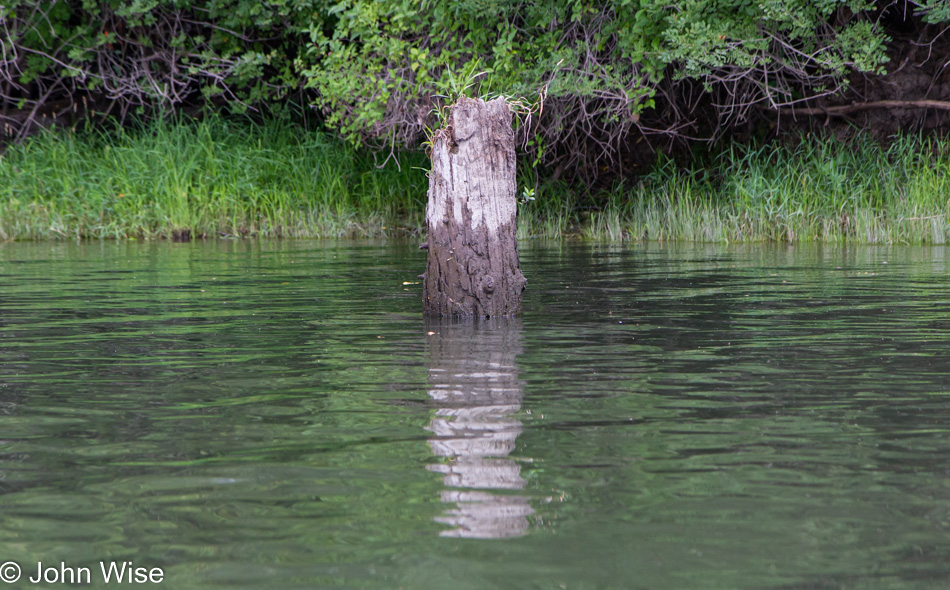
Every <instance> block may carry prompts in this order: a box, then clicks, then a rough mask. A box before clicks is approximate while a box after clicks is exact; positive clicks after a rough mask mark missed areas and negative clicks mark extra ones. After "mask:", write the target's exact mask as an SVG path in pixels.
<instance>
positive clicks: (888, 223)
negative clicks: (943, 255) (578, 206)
mask: <svg viewBox="0 0 950 590" xmlns="http://www.w3.org/2000/svg"><path fill="white" fill-rule="evenodd" d="M579 227H580V233H581V234H582V235H584V236H585V237H587V238H590V239H598V240H603V239H606V240H612V241H618V240H660V241H662V240H677V241H698V242H749V241H783V242H831V243H837V242H845V241H847V242H856V243H914V244H921V243H928V244H944V243H947V241H948V240H950V141H948V140H946V139H940V140H934V139H920V138H916V137H909V136H908V137H900V138H896V139H895V140H894V141H892V142H891V143H889V145H888V146H886V147H884V146H882V145H880V144H879V143H877V142H874V141H872V140H870V139H868V138H866V137H859V138H857V139H855V140H853V141H851V142H849V143H847V144H845V143H839V142H834V141H831V140H827V139H808V138H805V139H803V140H802V141H801V142H799V143H798V144H797V145H795V146H780V145H779V146H775V145H773V146H765V147H759V148H751V147H748V146H744V147H743V146H733V147H732V148H730V149H728V150H726V151H725V152H723V153H722V154H720V155H719V156H718V157H716V158H715V159H714V160H713V161H712V162H707V163H706V164H705V165H697V166H695V167H693V168H690V169H683V168H678V167H676V166H674V165H673V164H672V162H664V163H661V164H659V165H658V166H657V167H656V168H655V169H654V170H653V171H652V172H651V173H650V174H648V175H646V176H644V177H643V178H641V180H640V182H639V183H638V184H636V185H634V186H631V187H623V186H619V187H616V188H615V189H614V190H613V191H611V192H610V193H609V195H608V197H607V198H606V199H605V200H604V201H603V202H602V204H601V206H600V207H599V208H598V209H597V211H596V212H595V213H593V214H592V215H591V217H590V219H589V220H587V221H586V222H583V221H582V222H580V223H579Z"/></svg>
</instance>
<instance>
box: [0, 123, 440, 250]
mask: <svg viewBox="0 0 950 590" xmlns="http://www.w3.org/2000/svg"><path fill="white" fill-rule="evenodd" d="M424 164H425V161H424V158H422V157H413V156H411V155H410V156H406V157H404V158H403V159H402V171H400V170H398V169H397V167H396V166H394V165H393V164H392V163H390V164H389V165H387V166H386V167H385V168H382V169H378V168H377V167H376V166H375V165H374V162H373V158H372V156H370V155H367V154H363V153H360V152H358V151H356V150H354V149H352V148H349V147H348V146H346V145H344V144H343V143H341V142H340V141H337V140H335V139H332V138H331V137H329V136H327V135H325V134H322V133H319V132H304V131H303V130H302V129H301V128H299V127H296V126H295V125H293V124H290V123H286V122H282V121H279V120H273V121H269V122H267V123H265V124H251V123H248V122H234V121H230V122H229V121H225V120H223V119H220V118H211V119H207V120H203V121H172V122H161V121H159V122H154V123H151V124H149V125H147V126H145V127H141V128H138V129H131V130H126V129H118V130H114V131H112V132H103V131H99V132H77V133H74V132H68V133H66V132H59V133H44V134H43V135H40V136H37V137H34V138H31V139H30V140H28V141H26V142H25V143H23V144H22V145H16V146H11V147H10V148H9V149H8V150H7V152H6V153H5V154H4V155H3V157H2V159H0V239H48V238H80V239H82V238H117V239H123V238H159V237H175V236H188V235H190V236H195V237H197V236H264V237H359V236H378V235H384V234H386V233H398V232H405V231H411V230H414V229H415V228H418V227H419V225H420V224H421V223H422V219H423V217H422V212H423V210H424V208H425V198H426V188H427V182H428V181H427V179H426V176H425V172H424V171H423V170H420V169H418V168H412V167H413V166H415V167H419V166H423V165H424ZM396 224H400V225H399V226H397V225H396Z"/></svg>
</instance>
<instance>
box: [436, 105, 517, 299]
mask: <svg viewBox="0 0 950 590" xmlns="http://www.w3.org/2000/svg"><path fill="white" fill-rule="evenodd" d="M516 186H517V183H516V181H515V140H514V132H513V131H512V129H511V111H510V110H509V108H508V104H507V103H506V102H505V100H504V99H502V98H497V99H495V100H493V101H491V102H487V103H486V102H485V101H482V100H477V99H475V100H473V99H470V98H464V97H463V98H460V99H459V100H458V102H457V103H456V104H455V105H454V106H453V107H452V110H451V113H450V115H449V123H448V125H446V126H445V127H444V128H442V129H439V130H438V131H437V132H436V133H435V135H434V136H433V138H432V170H431V171H430V172H429V202H428V205H427V207H426V225H427V226H428V231H429V237H428V244H429V260H428V264H427V266H426V272H425V275H424V281H423V291H422V297H423V309H424V312H425V314H426V315H430V316H441V317H456V318H490V317H504V316H514V315H517V314H519V313H521V292H522V291H524V288H525V285H526V284H527V281H526V280H525V278H524V275H523V274H521V270H520V268H519V262H518V243H517V240H516V237H515V215H516V213H517V209H518V204H517V201H516V196H515V189H516Z"/></svg>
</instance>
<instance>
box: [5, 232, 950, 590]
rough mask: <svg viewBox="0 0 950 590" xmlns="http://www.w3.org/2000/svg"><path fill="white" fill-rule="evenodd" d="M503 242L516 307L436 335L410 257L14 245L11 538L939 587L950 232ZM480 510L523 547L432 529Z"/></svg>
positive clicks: (265, 561)
mask: <svg viewBox="0 0 950 590" xmlns="http://www.w3.org/2000/svg"><path fill="white" fill-rule="evenodd" d="M521 255H522V267H523V268H524V269H525V272H526V274H528V276H529V278H530V279H531V281H532V282H531V286H530V288H529V291H527V292H526V295H527V298H526V313H525V315H524V317H523V319H522V320H521V323H520V327H515V326H511V327H509V328H508V329H507V330H499V329H487V330H482V329H480V328H473V327H472V326H449V327H448V328H443V327H442V326H440V325H429V326H426V325H425V324H424V321H423V319H422V318H421V314H420V301H419V293H418V292H411V291H403V290H402V289H403V288H404V287H403V286H402V283H403V281H404V279H405V277H406V276H407V275H408V276H410V277H411V276H412V275H413V273H414V272H418V271H415V270H414V269H415V268H419V267H421V265H422V264H423V263H424V256H425V254H424V253H423V252H420V251H419V250H417V249H416V248H415V247H414V246H412V247H410V246H409V245H405V244H403V245H389V246H386V247H380V246H378V245H373V244H343V245H341V244H339V243H321V244H319V245H317V244H315V243H310V242H299V241H290V240H284V241H269V242H268V241H221V242H211V243H204V244H200V243H199V244H171V243H153V244H136V243H120V244H114V243H108V242H81V243H73V242H66V243H54V244H33V243H26V244H4V245H2V246H0V269H2V274H3V275H4V277H3V280H2V281H0V412H2V413H3V431H2V441H0V453H2V454H0V470H2V472H3V479H2V480H0V492H2V497H3V518H4V521H3V522H4V534H3V536H2V538H0V554H2V555H5V556H7V557H5V559H15V560H20V562H21V564H22V563H25V562H28V561H30V560H34V563H35V559H36V558H37V557H38V556H42V557H47V558H48V559H64V560H65V561H66V562H67V563H69V562H74V563H77V564H78V565H87V564H88V562H91V563H93V564H94V563H96V561H97V560H99V559H113V558H114V559H129V560H134V561H136V563H141V564H143V565H149V566H152V565H155V566H161V567H164V568H165V570H166V572H167V573H168V579H169V580H170V581H172V582H170V583H174V585H175V587H185V588H196V589H197V588H212V587H221V585H222V582H224V583H225V584H226V585H227V586H228V587H232V588H242V587H248V588H262V587H290V586H305V587H358V588H397V587H404V588H449V587H451V588H466V589H467V588H487V587H518V588H522V587H532V586H537V587H545V588H546V587H552V588H557V587H559V586H560V585H564V586H566V587H568V588H571V587H581V588H583V587H604V588H611V587H618V588H622V587H627V586H629V585H630V581H631V580H634V581H635V582H636V585H639V586H642V587H653V588H702V587H707V588H770V587H781V586H784V587H806V586H823V585H824V586H827V585H828V584H829V582H828V581H829V580H831V581H832V582H831V583H832V585H834V586H836V587H838V586H858V587H870V588H895V587H902V586H920V585H927V584H930V583H931V582H934V583H935V584H938V583H939V581H940V580H942V579H943V574H944V572H945V568H946V560H945V557H946V555H947V549H948V543H947V539H948V538H950V536H948V534H947V533H948V530H950V512H948V510H947V505H948V502H947V499H948V494H947V481H948V478H947V474H946V460H945V458H946V456H947V453H948V452H950V444H948V440H950V438H948V436H947V427H946V425H947V424H950V414H948V412H950V410H948V408H950V404H948V403H947V398H948V390H947V385H946V375H947V374H948V373H950V362H948V359H947V355H946V350H947V347H948V344H950V332H948V331H947V330H946V329H945V327H946V326H947V325H950V296H948V295H947V293H948V289H947V283H948V278H947V277H948V276H950V275H948V272H947V271H948V266H950V262H948V260H950V259H948V258H947V252H946V250H945V249H944V248H942V247H940V248H937V247H934V248H901V247H883V246H882V247H872V248H865V247H847V248H825V247H812V246H792V247H789V246H785V245H772V246H761V245H756V246H749V245H736V246H719V245H704V246H701V247H694V246H674V247H660V246H657V245H647V246H642V247H627V246H616V245H596V246H586V245H577V244H571V243H559V244H558V245H557V246H556V247H552V248H544V249H541V248H533V247H529V248H524V249H523V250H522V252H521ZM885 263H886V264H885ZM512 328H515V329H512ZM429 331H431V332H434V334H432V335H426V332H429ZM486 353H487V354H486ZM453 372H454V375H455V376H460V377H459V378H454V377H453ZM453 381H454V382H455V385H456V387H452V383H453ZM519 406H520V410H518V409H517V408H518V407H519ZM529 410H530V411H529ZM482 411H484V412H486V413H487V415H480V412H482ZM427 428H429V429H430V430H427ZM437 428H438V429H439V430H440V433H441V434H442V435H437V434H435V433H433V430H436V429H437ZM443 435H444V436H443ZM434 451H435V453H434ZM526 457H530V460H522V459H523V458H526ZM515 462H517V463H516V464H515ZM496 467H497V468H498V469H497V470H495V468H496ZM427 469H430V470H427ZM432 471H437V472H438V474H435V473H433V472H432ZM443 475H444V476H447V477H449V478H451V479H450V480H449V482H448V483H450V484H452V485H446V481H445V480H444V479H443ZM456 484H457V485H456ZM469 484H472V485H473V486H474V487H468V485H469ZM495 484H497V485H495ZM470 492H471V493H473V495H476V496H477V497H476V498H472V497H471V496H468V494H469V493H470ZM473 499H475V500H478V501H476V502H467V501H468V500H473ZM463 504H464V505H463ZM486 508H487V509H488V510H485V509H486ZM508 508H511V509H512V512H511V513H508V512H505V511H504V510H507V509H508ZM467 509H472V510H467ZM496 509H502V510H500V511H499V510H496ZM528 510H534V511H535V512H534V514H531V515H530V516H529V515H528V514H527V512H528ZM444 519H454V520H453V522H451V523H450V524H449V526H445V525H444V524H442V523H441V522H440V521H441V520H444ZM525 520H527V521H528V523H530V527H528V528H524V526H525ZM473 523H474V524H475V525H477V526H472V524H473ZM498 524H502V525H503V528H502V529H501V531H502V532H505V531H508V532H525V531H527V532H529V533H530V534H522V535H520V536H519V535H510V536H508V537H506V538H494V539H491V540H488V539H485V540H473V539H463V538H456V537H452V536H450V535H451V534H453V533H460V532H461V531H463V530H468V531H473V532H483V533H486V534H485V535H484V537H489V536H497V533H498V532H499V529H498V528H497V527H496V525H498ZM463 525H464V526H467V527H469V528H467V529H464V528H460V527H462V526H463ZM482 525H485V526H482ZM487 533H491V535H489V534H487ZM440 535H442V536H440ZM51 551H54V552H55V555H53V554H52V553H50V552H51ZM908 580H910V582H908Z"/></svg>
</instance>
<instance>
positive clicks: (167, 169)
mask: <svg viewBox="0 0 950 590" xmlns="http://www.w3.org/2000/svg"><path fill="white" fill-rule="evenodd" d="M400 161H401V169H398V168H397V167H396V166H394V165H393V164H392V162H390V163H389V164H387V165H386V166H385V167H384V168H377V167H376V165H375V161H374V159H373V157H372V156H371V155H369V154H367V153H364V152H361V151H358V150H354V149H353V148H350V147H348V146H346V145H345V144H343V143H342V142H340V141H338V140H336V139H333V138H332V137H330V136H327V135H325V134H322V133H320V132H305V131H303V130H302V129H301V128H299V127H297V126H295V125H293V124H291V123H287V122H282V121H280V120H272V121H268V122H266V123H263V124H251V123H248V122H235V121H227V120H224V119H221V118H210V119H206V120H203V121H192V120H189V121H172V122H155V123H151V124H149V125H147V126H143V127H139V128H136V129H117V130H114V131H111V132H104V131H97V132H78V133H72V132H69V133H67V132H59V133H45V134H43V135H40V136H37V137H34V138H32V139H30V140H28V141H26V142H25V143H23V144H20V145H15V146H11V147H10V148H9V149H8V150H7V151H6V152H5V153H4V154H3V155H2V157H0V239H7V240H10V239H62V238H69V239H88V238H116V239H130V238H169V237H181V236H189V235H190V236H192V237H200V236H208V237H215V236H217V237H221V236H263V237H381V236H390V235H406V234H417V233H420V228H421V227H422V225H423V224H424V210H425V199H426V189H427V185H428V180H427V178H426V175H425V170H424V168H426V167H427V165H428V163H427V162H426V161H425V158H424V157H423V156H421V155H417V154H404V155H403V156H402V157H401V160H400ZM525 184H528V183H527V182H525ZM531 184H534V183H531ZM534 196H535V199H534V200H527V199H525V200H524V202H521V203H520V204H519V221H518V237H519V239H530V238H562V237H566V236H567V237H576V238H582V239H588V240H602V241H613V242H620V241H628V240H631V241H642V240H657V241H698V242H749V241H785V242H817V241H820V242H845V241H847V242H857V243H933V244H943V243H946V242H948V240H950V140H947V139H941V140H924V139H919V138H914V137H901V138H897V139H895V140H894V141H893V142H891V143H890V144H889V145H888V146H887V147H882V146H880V145H879V144H877V143H875V142H873V141H871V140H869V139H867V138H858V139H856V140H854V141H853V142H851V143H849V144H842V143H836V142H833V141H830V140H823V139H814V138H802V140H801V141H799V142H798V143H797V145H794V146H764V147H758V148H753V147H748V146H745V147H743V146H738V145H737V146H733V147H731V148H729V149H727V150H726V151H724V152H723V153H721V154H720V155H719V156H718V157H716V158H714V159H712V160H711V161H706V162H702V163H697V164H696V165H695V166H693V167H691V168H682V167H677V166H676V165H674V164H673V163H672V162H670V161H662V162H660V163H659V164H657V165H656V166H655V167H654V169H653V170H652V171H651V172H650V173H648V174H646V175H644V176H641V177H640V179H639V180H638V181H637V183H635V184H631V185H617V186H615V187H614V188H613V189H612V190H609V191H605V192H601V193H596V194H587V193H586V192H585V191H578V190H571V189H570V188H568V187H565V186H563V185H554V186H545V185H544V184H543V183H541V184H540V186H539V188H538V189H537V190H536V193H535V194H534Z"/></svg>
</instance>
